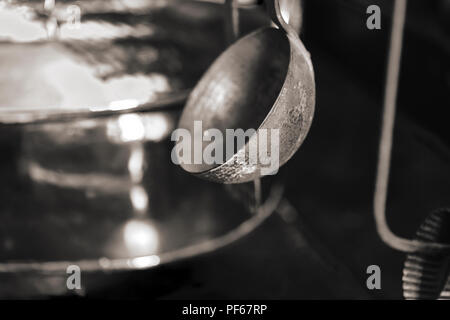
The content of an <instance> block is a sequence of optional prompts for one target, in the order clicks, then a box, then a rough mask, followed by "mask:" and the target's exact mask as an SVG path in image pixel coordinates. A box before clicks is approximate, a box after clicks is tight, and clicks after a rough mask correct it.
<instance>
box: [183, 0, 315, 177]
mask: <svg viewBox="0 0 450 320" xmlns="http://www.w3.org/2000/svg"><path fill="white" fill-rule="evenodd" d="M268 12H269V15H270V17H271V18H272V21H273V22H275V24H277V26H278V28H272V27H269V28H262V29H259V30H257V31H255V32H253V33H251V34H249V35H247V36H245V37H243V38H241V39H240V40H238V41H237V42H236V43H234V44H233V45H231V46H230V47H229V48H228V49H227V50H226V51H225V52H223V53H222V54H221V55H220V56H219V57H218V58H217V59H216V61H215V62H214V63H213V64H212V65H211V67H210V68H209V69H208V71H207V72H206V73H205V74H204V75H203V77H202V78H201V79H200V81H199V82H198V84H197V85H196V87H195V88H194V90H193V91H192V93H191V94H190V96H189V98H188V101H187V103H186V106H185V108H184V110H183V113H182V116H181V118H180V121H179V128H184V129H187V130H189V132H190V133H191V138H192V142H193V143H194V144H195V141H193V140H194V138H195V134H194V124H195V121H201V124H202V130H203V132H202V134H203V135H206V134H208V130H210V129H212V128H215V129H219V130H220V132H221V133H222V134H223V136H225V135H226V129H239V128H240V129H243V130H244V131H246V130H247V129H254V130H255V133H254V134H253V135H252V136H251V137H250V138H249V139H248V140H247V141H246V143H245V144H244V145H241V146H238V148H237V150H236V152H235V153H234V154H233V155H232V156H231V157H228V158H226V159H224V162H223V163H213V164H207V163H205V162H204V161H202V163H193V162H192V161H191V162H189V163H183V162H181V163H180V165H181V167H182V168H183V169H184V170H186V171H188V172H190V173H192V174H194V175H197V176H199V177H201V178H204V179H207V180H212V181H216V182H221V183H241V182H247V181H251V180H254V179H256V178H258V177H260V176H262V175H263V174H262V173H261V169H262V168H263V167H264V165H263V163H262V161H260V159H258V161H257V162H256V163H254V162H253V163H251V162H250V161H249V156H248V153H249V146H250V145H251V143H252V142H255V141H260V139H267V138H266V135H264V136H263V135H262V134H261V133H262V129H267V130H264V131H265V134H267V132H270V131H271V130H272V129H279V143H278V144H279V145H278V152H279V158H278V159H279V162H278V163H279V166H281V165H283V164H284V163H286V162H287V161H288V160H289V159H290V158H291V157H292V156H293V154H294V153H295V152H296V151H297V149H298V148H299V147H300V145H301V144H302V142H303V141H304V139H305V137H306V135H307V133H308V131H309V128H310V125H311V122H312V119H313V114H314V104H315V84H314V71H313V67H312V63H311V60H310V55H309V53H308V52H307V50H306V49H305V47H304V46H303V44H302V42H301V41H300V39H299V37H298V35H297V34H296V33H295V32H294V31H293V29H292V28H291V27H290V26H289V25H287V24H286V23H285V22H284V20H283V18H282V16H281V12H280V9H279V5H278V1H277V0H276V1H274V2H273V3H271V2H270V1H269V3H268ZM267 136H269V134H267ZM252 139H254V140H253V141H252ZM179 142H180V141H179ZM223 142H224V143H225V139H224V140H223ZM207 145H208V143H205V142H204V141H203V142H202V147H203V148H202V152H203V150H204V149H205V147H206V146H207ZM224 149H225V148H224ZM275 149H277V148H275ZM266 150H272V149H271V148H270V141H268V146H267V147H266ZM193 152H194V148H191V153H192V154H191V159H193ZM224 154H225V153H224ZM271 156H274V155H271Z"/></svg>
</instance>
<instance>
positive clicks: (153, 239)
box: [123, 220, 159, 256]
mask: <svg viewBox="0 0 450 320" xmlns="http://www.w3.org/2000/svg"><path fill="white" fill-rule="evenodd" d="M123 239H124V242H125V246H126V248H127V249H128V251H129V253H130V254H131V255H133V256H139V255H148V254H154V253H156V251H157V250H158V247H159V235H158V231H157V229H156V228H155V226H153V224H152V223H151V222H150V221H149V220H131V221H128V222H127V223H126V225H125V227H124V229H123Z"/></svg>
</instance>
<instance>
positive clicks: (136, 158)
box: [128, 143, 145, 183]
mask: <svg viewBox="0 0 450 320" xmlns="http://www.w3.org/2000/svg"><path fill="white" fill-rule="evenodd" d="M144 161H145V153H144V146H143V145H142V144H141V143H139V144H133V145H132V147H131V154H130V158H129V159H128V172H129V173H130V177H131V181H133V182H134V183H138V182H140V181H141V180H142V177H143V175H144Z"/></svg>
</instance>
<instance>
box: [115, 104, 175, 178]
mask: <svg viewBox="0 0 450 320" xmlns="http://www.w3.org/2000/svg"><path fill="white" fill-rule="evenodd" d="M173 127H174V120H173V118H171V117H169V116H168V115H167V114H164V113H162V112H161V113H159V112H152V113H148V114H145V115H140V114H135V113H134V114H123V115H121V116H119V117H118V118H114V119H112V120H110V121H108V124H107V136H108V137H109V138H110V139H111V140H112V141H113V142H116V143H124V142H133V141H143V140H146V141H153V142H158V141H161V140H163V139H165V138H166V137H167V136H168V135H169V134H170V132H171V131H172V130H173ZM135 152H136V154H135V155H134V156H133V155H132V156H133V157H136V158H133V159H131V158H130V161H131V163H129V167H128V169H129V170H130V173H131V174H133V172H134V171H133V170H135V168H136V167H137V166H138V164H139V161H138V158H139V157H141V155H140V154H139V153H138V151H135ZM142 156H143V155H142ZM130 166H131V167H130Z"/></svg>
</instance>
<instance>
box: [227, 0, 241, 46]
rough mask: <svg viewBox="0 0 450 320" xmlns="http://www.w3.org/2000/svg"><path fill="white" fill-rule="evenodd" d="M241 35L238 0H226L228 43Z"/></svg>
mask: <svg viewBox="0 0 450 320" xmlns="http://www.w3.org/2000/svg"><path fill="white" fill-rule="evenodd" d="M238 37H239V8H238V0H225V39H226V41H227V44H228V45H231V44H232V43H234V42H235V41H236V40H237V39H238Z"/></svg>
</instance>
